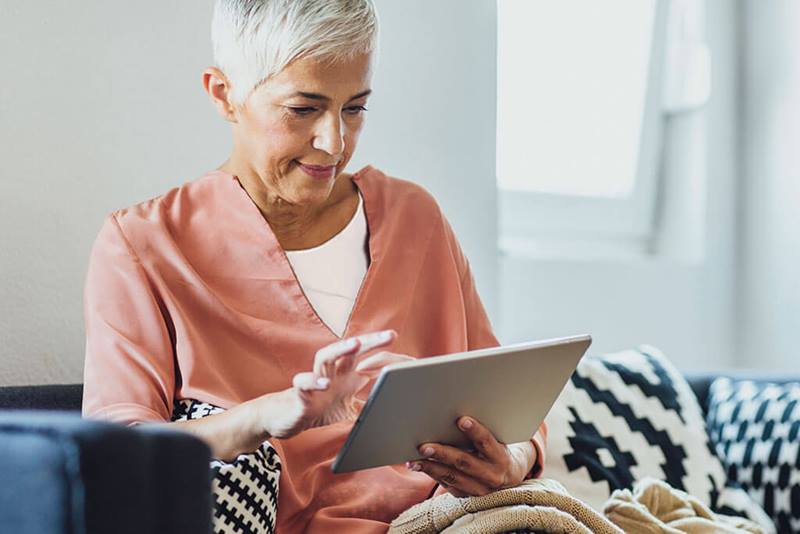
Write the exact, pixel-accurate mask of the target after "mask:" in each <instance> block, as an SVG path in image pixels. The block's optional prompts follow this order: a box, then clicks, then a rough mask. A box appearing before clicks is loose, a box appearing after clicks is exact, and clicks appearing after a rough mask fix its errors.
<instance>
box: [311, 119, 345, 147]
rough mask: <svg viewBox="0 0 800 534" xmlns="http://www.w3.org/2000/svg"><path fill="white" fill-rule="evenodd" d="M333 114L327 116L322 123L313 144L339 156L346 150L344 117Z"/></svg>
mask: <svg viewBox="0 0 800 534" xmlns="http://www.w3.org/2000/svg"><path fill="white" fill-rule="evenodd" d="M331 115H332V114H330V115H328V116H326V118H325V119H324V120H323V121H322V124H320V126H319V129H318V130H317V132H316V135H315V136H314V141H313V143H312V144H313V146H314V148H316V149H318V150H324V151H325V152H327V153H328V154H330V155H332V156H339V155H341V154H342V151H343V150H344V131H343V129H342V119H341V117H339V116H338V115H337V116H331Z"/></svg>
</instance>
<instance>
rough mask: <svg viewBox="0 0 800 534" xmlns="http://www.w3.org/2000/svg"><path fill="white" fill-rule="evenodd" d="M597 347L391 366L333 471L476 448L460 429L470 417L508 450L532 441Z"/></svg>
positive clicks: (506, 351)
mask: <svg viewBox="0 0 800 534" xmlns="http://www.w3.org/2000/svg"><path fill="white" fill-rule="evenodd" d="M591 342H592V340H591V337H590V336H575V337H569V338H561V339H552V340H547V341H538V342H531V343H520V344H518V345H511V346H506V347H496V348H492V349H483V350H475V351H469V352H463V353H459V354H450V355H446V356H434V357H430V358H422V359H419V360H414V361H411V362H404V363H398V364H392V365H388V366H386V367H384V368H383V369H382V370H381V373H380V375H378V379H377V381H376V382H375V386H373V388H372V391H371V392H370V395H369V398H368V399H367V402H366V404H365V405H364V408H363V409H362V411H361V414H360V415H359V417H358V420H357V421H356V422H355V424H354V425H353V428H352V430H351V431H350V435H349V436H348V437H347V441H346V442H345V444H344V446H343V447H342V449H341V450H340V451H339V454H338V455H337V456H336V460H335V461H334V462H333V466H332V469H333V472H334V473H346V472H349V471H356V470H359V469H368V468H371V467H378V466H383V465H395V464H402V463H404V462H406V461H410V460H416V459H418V458H420V457H421V456H420V454H419V452H418V451H417V447H418V446H419V445H421V444H422V443H444V444H449V445H453V446H456V447H460V448H465V449H469V448H471V445H472V444H471V442H470V441H469V440H468V439H467V438H466V437H465V436H464V434H462V432H461V431H460V430H459V429H458V427H457V426H456V421H457V420H458V418H459V417H461V416H464V415H469V416H471V417H474V418H475V419H477V420H478V421H480V422H481V423H482V424H484V425H485V426H486V427H487V428H489V430H491V431H492V433H493V434H494V435H495V436H496V437H497V439H498V440H499V441H501V442H503V443H516V442H520V441H526V440H528V439H530V438H531V437H532V436H533V435H534V433H535V432H536V429H538V428H539V425H540V424H541V423H542V421H543V420H544V418H545V416H546V415H547V412H549V411H550V407H551V406H552V405H553V403H554V402H555V400H556V398H558V395H559V393H561V390H562V389H563V388H564V385H565V384H566V383H567V380H569V377H570V375H572V372H573V371H574V370H575V368H576V367H577V365H578V361H580V359H581V357H582V356H583V354H584V353H585V352H586V349H588V348H589V345H590V344H591Z"/></svg>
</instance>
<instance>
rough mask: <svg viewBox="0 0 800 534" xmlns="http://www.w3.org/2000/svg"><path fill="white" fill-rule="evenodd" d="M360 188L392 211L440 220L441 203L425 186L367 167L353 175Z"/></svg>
mask: <svg viewBox="0 0 800 534" xmlns="http://www.w3.org/2000/svg"><path fill="white" fill-rule="evenodd" d="M353 180H354V181H356V183H357V184H358V186H359V188H360V189H362V191H363V190H365V189H366V190H367V191H368V192H369V193H372V194H373V195H374V196H375V197H377V198H378V199H379V200H381V204H382V206H384V207H385V208H387V209H391V210H392V211H403V212H408V211H411V212H413V213H414V215H417V216H429V217H436V218H440V217H441V216H442V211H441V208H440V207H439V203H438V202H437V201H436V199H435V198H434V196H433V195H432V194H431V192H430V191H428V190H427V189H426V188H425V187H424V186H422V185H420V184H419V183H417V182H413V181H411V180H406V179H403V178H397V177H395V176H390V175H388V174H386V173H385V172H383V171H382V170H380V169H377V168H375V167H373V166H371V165H367V166H366V167H364V168H363V169H361V170H360V171H358V172H357V173H355V174H354V175H353Z"/></svg>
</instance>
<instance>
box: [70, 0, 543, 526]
mask: <svg viewBox="0 0 800 534" xmlns="http://www.w3.org/2000/svg"><path fill="white" fill-rule="evenodd" d="M212 37H213V41H214V54H215V62H216V66H215V67H213V68H208V69H206V70H205V71H204V73H203V85H204V88H205V90H206V91H207V93H208V95H209V97H210V98H211V101H212V102H213V103H214V105H215V107H216V109H217V110H218V112H219V114H220V115H221V116H222V117H223V118H224V119H225V120H227V121H228V122H230V123H231V129H232V133H233V150H232V153H231V154H230V157H229V158H228V160H227V161H226V162H225V163H224V164H223V165H222V166H220V167H219V168H218V169H216V170H214V171H212V172H209V173H208V174H207V175H206V176H204V177H202V178H200V179H198V180H195V181H193V182H189V183H187V184H185V185H183V186H181V187H178V188H176V189H173V190H171V191H169V192H167V193H166V194H164V195H162V196H160V197H157V198H155V199H152V200H149V201H147V202H144V203H141V204H137V205H135V206H132V207H130V208H127V209H123V210H119V211H117V212H115V213H113V214H111V215H110V216H109V217H108V218H107V219H106V221H105V224H104V226H103V228H102V230H101V231H100V234H99V236H98V238H97V241H96V242H95V245H94V248H93V250H92V256H91V260H90V266H89V272H88V277H87V285H86V292H85V302H84V304H85V320H86V329H87V350H86V364H85V386H84V388H85V393H84V405H83V406H84V414H85V415H86V416H91V417H101V418H106V419H110V420H114V421H119V422H124V423H128V424H137V423H142V422H169V421H171V420H175V419H180V418H183V419H188V420H184V421H176V422H173V423H170V424H173V425H175V426H177V427H178V428H181V429H183V430H185V431H188V432H191V433H193V434H195V435H197V436H199V437H200V438H202V439H204V440H205V441H206V442H207V443H208V444H209V446H210V447H211V449H212V454H213V456H214V458H217V459H219V460H220V461H221V462H222V463H226V462H234V464H235V462H237V461H240V460H241V459H242V458H244V457H246V456H247V455H248V454H252V453H254V451H257V450H262V451H263V450H266V449H264V447H268V448H269V450H270V451H273V452H274V453H275V454H277V458H278V459H279V463H280V466H281V467H280V469H281V471H280V477H279V493H278V495H279V498H278V499H279V501H278V502H279V505H278V513H277V528H278V530H279V531H281V532H294V531H298V532H299V531H304V530H313V531H316V530H323V529H325V530H327V531H347V532H380V531H384V530H385V529H386V525H387V523H389V522H390V521H391V520H392V519H393V518H394V517H396V516H397V515H398V514H399V513H400V512H402V511H403V510H405V509H406V508H408V507H409V506H411V505H413V504H415V503H418V502H420V501H422V500H424V499H426V498H428V497H430V496H431V495H432V494H434V492H436V491H450V492H451V493H453V494H454V495H458V496H463V495H480V494H485V493H488V492H490V491H493V490H496V489H498V488H502V487H508V486H513V485H516V484H518V483H520V482H521V481H522V480H523V479H524V478H526V477H530V476H537V475H538V473H539V472H540V471H541V465H542V443H543V441H542V440H543V437H544V436H543V434H544V432H543V430H544V429H540V432H539V433H537V435H536V436H534V437H533V438H532V440H531V441H529V442H524V443H519V444H511V445H504V444H501V443H498V442H497V440H495V439H494V437H493V436H492V435H491V433H490V432H489V431H488V430H487V429H486V428H484V427H483V426H482V425H481V424H480V422H479V421H476V420H474V419H471V418H469V417H463V418H461V419H460V420H459V421H458V424H459V427H460V428H461V429H462V431H464V432H465V433H466V434H467V435H468V436H469V437H470V438H471V439H472V440H473V442H474V443H475V446H476V449H477V451H478V452H475V453H472V452H466V451H461V450H458V449H454V448H452V447H448V446H444V445H440V444H421V446H420V455H421V456H424V457H425V459H423V460H420V461H417V462H412V463H410V464H408V465H406V466H387V467H383V468H378V469H371V470H366V471H359V472H355V473H347V474H340V475H334V474H333V473H332V472H331V470H330V464H331V463H332V461H333V458H334V457H335V455H336V453H337V452H338V450H339V449H340V448H341V446H342V445H343V443H344V440H345V438H346V436H347V434H348V432H349V430H350V428H351V426H352V421H353V418H354V417H355V415H356V414H357V413H358V410H359V408H360V407H361V405H362V403H363V400H364V399H365V398H366V396H367V395H368V393H369V389H370V388H369V385H370V380H371V379H372V378H374V377H375V376H376V374H377V372H378V371H379V370H380V368H381V367H383V366H384V365H386V364H389V363H394V362H398V361H404V360H407V359H409V358H421V357H426V356H432V355H438V354H446V353H452V352H459V351H465V350H471V349H477V348H483V347H490V346H496V345H497V344H498V342H497V340H496V338H495V336H494V335H493V333H492V329H491V325H490V324H489V320H488V318H487V316H486V313H485V311H484V309H483V306H482V304H481V302H480V298H479V297H478V294H477V291H476V289H475V286H474V282H473V278H472V274H471V273H470V270H469V265H468V262H467V259H466V258H465V257H464V255H463V253H462V252H461V249H460V247H459V245H458V242H457V240H456V238H455V236H454V234H453V232H452V229H451V228H450V226H449V224H448V223H447V221H446V220H445V218H444V216H443V215H442V212H441V211H440V209H439V207H438V205H437V204H436V202H435V201H434V199H433V198H432V197H431V196H430V195H429V194H428V193H427V192H426V191H424V190H423V189H422V188H420V187H419V186H416V185H414V184H412V183H410V182H405V181H402V180H398V179H395V178H389V177H387V176H386V175H384V174H383V173H381V172H380V171H379V170H377V169H375V168H372V167H366V168H364V169H361V170H359V171H358V172H356V173H354V174H349V173H347V172H346V171H345V168H346V166H347V163H348V161H349V160H350V158H351V157H352V155H353V152H354V150H355V148H356V145H357V142H358V137H359V133H360V132H361V129H362V127H363V125H364V119H365V113H366V104H367V100H368V97H369V95H370V92H371V89H370V87H371V77H372V66H373V63H374V61H375V50H376V40H377V17H376V14H375V11H374V7H373V5H372V2H371V0H323V1H321V0H260V1H256V0H219V1H218V2H217V5H216V8H215V13H214V22H213V28H212ZM377 349H385V350H382V351H379V352H376V350H377ZM389 349H391V351H389ZM409 394H413V392H409ZM200 403H202V404H200ZM197 406H203V407H205V408H204V409H202V410H200V409H196V408H197ZM178 412H180V417H178ZM187 414H192V415H191V416H187ZM198 414H200V415H207V416H206V417H199V416H198ZM195 417H199V418H195ZM262 444H264V445H262ZM276 461H278V460H276ZM229 465H230V464H229ZM276 465H277V464H276ZM275 476H276V477H277V473H275ZM217 478H219V473H218V475H217ZM437 484H438V486H437ZM437 488H438V489H437ZM223 490H224V488H221V485H220V484H217V485H215V492H217V493H218V494H217V495H216V497H217V504H218V507H219V505H220V502H221V499H223V497H224V496H223V495H222V493H221V492H222V491H223ZM254 491H262V492H263V489H258V488H256V489H255V490H254ZM259 502H266V499H261V501H259ZM251 512H252V510H251ZM227 519H230V518H227ZM215 528H216V529H217V531H218V532H229V531H230V532H234V531H236V532H239V531H242V530H244V531H247V530H246V528H245V527H242V528H241V529H239V530H236V529H235V528H234V527H233V526H231V523H227V522H226V517H225V512H224V511H220V509H219V508H218V510H217V515H216V517H215ZM247 528H253V529H255V527H247ZM228 529H230V530H228ZM253 531H256V530H253Z"/></svg>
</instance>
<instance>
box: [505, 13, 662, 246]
mask: <svg viewBox="0 0 800 534" xmlns="http://www.w3.org/2000/svg"><path fill="white" fill-rule="evenodd" d="M497 6H498V63H497V71H498V72H497V75H498V84H497V95H498V107H497V184H498V188H499V213H500V221H499V222H500V235H501V248H503V249H505V250H508V249H512V250H519V249H520V248H526V247H527V248H531V247H532V248H534V249H535V252H544V253H548V249H550V248H553V247H555V248H559V247H561V246H563V245H564V244H565V243H572V244H573V245H577V244H578V243H580V244H579V245H577V246H580V247H581V248H582V249H585V247H586V246H587V245H589V244H590V245H591V246H594V247H597V246H605V247H615V248H616V247H618V246H619V247H623V248H625V249H631V248H633V249H636V250H641V251H644V250H646V249H647V246H648V241H649V239H650V237H651V234H652V230H653V228H652V227H653V224H652V221H653V212H654V206H655V199H656V193H657V190H658V187H657V185H658V182H657V176H658V166H659V153H660V150H661V136H662V99H663V95H662V86H663V83H662V81H661V79H662V74H663V72H664V68H663V67H664V57H665V48H666V47H665V41H666V29H667V24H666V20H667V13H666V9H667V3H666V1H664V0H605V1H603V2H595V1H592V0H498V3H497Z"/></svg>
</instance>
